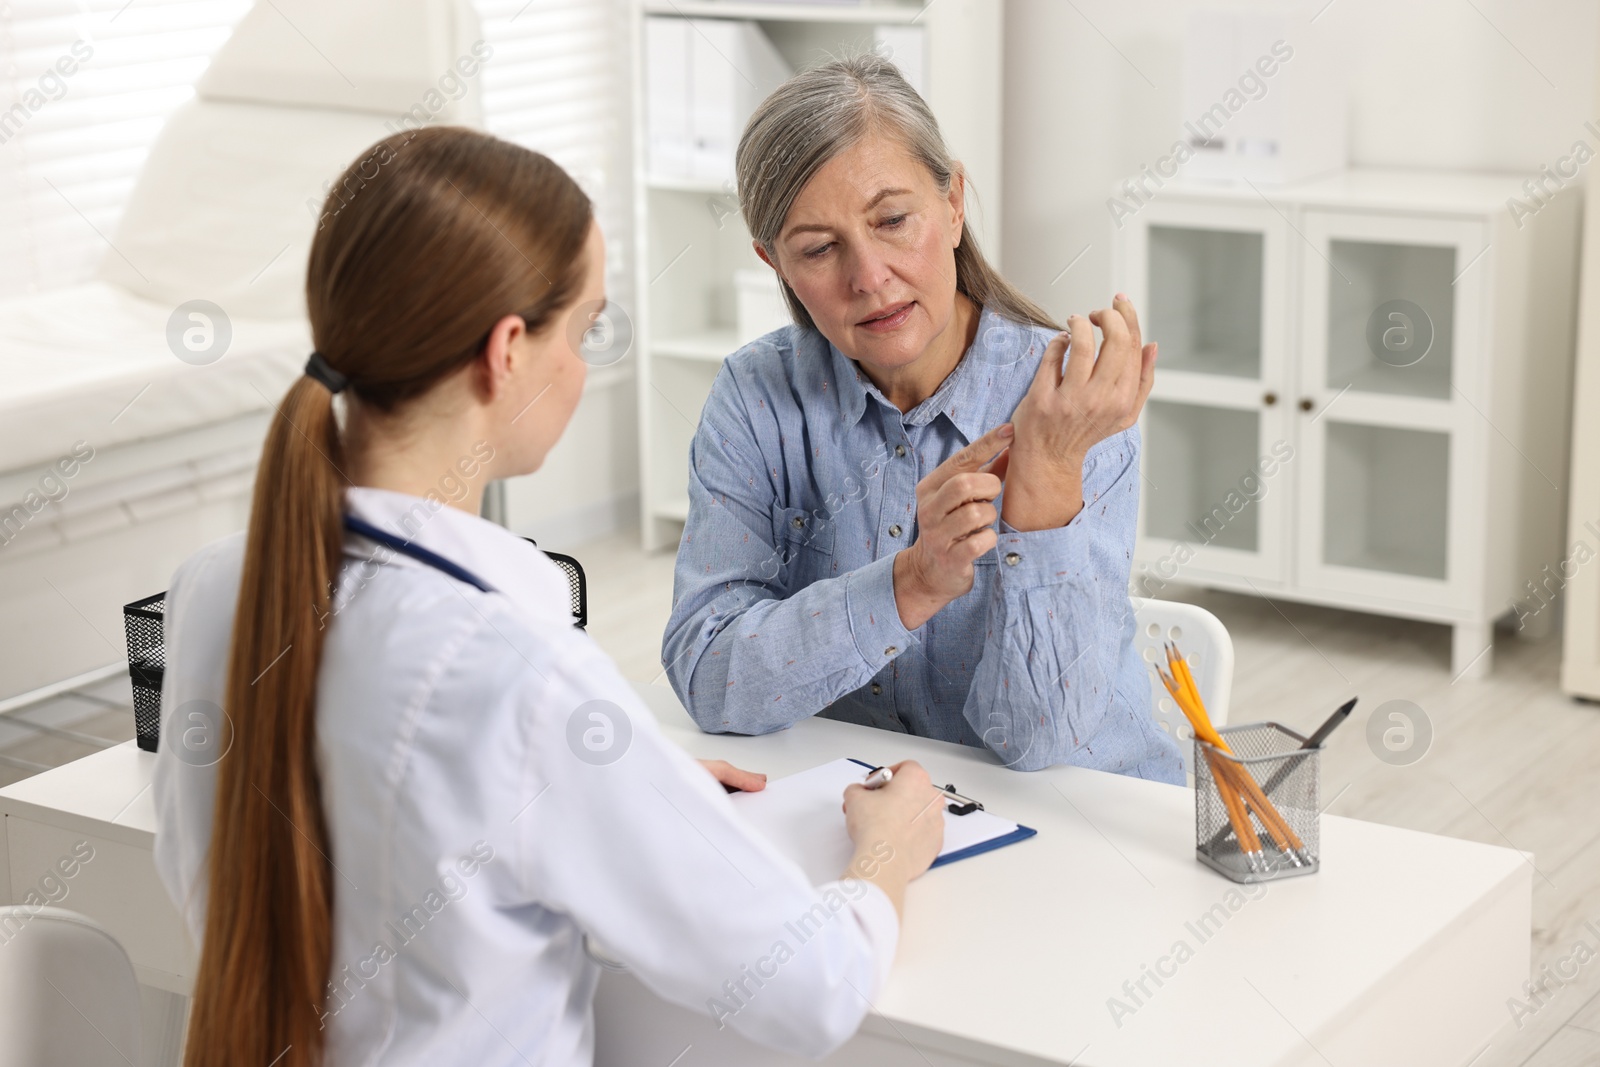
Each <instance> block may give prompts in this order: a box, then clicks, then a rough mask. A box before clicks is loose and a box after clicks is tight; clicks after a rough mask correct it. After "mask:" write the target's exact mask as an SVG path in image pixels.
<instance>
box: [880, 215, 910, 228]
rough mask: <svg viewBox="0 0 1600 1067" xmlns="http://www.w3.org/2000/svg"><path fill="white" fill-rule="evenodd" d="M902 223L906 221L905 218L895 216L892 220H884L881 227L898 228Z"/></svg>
mask: <svg viewBox="0 0 1600 1067" xmlns="http://www.w3.org/2000/svg"><path fill="white" fill-rule="evenodd" d="M904 221H906V217H905V216H904V215H896V216H894V217H893V218H888V219H884V220H883V222H882V223H881V225H884V226H898V225H900V224H901V223H902V222H904Z"/></svg>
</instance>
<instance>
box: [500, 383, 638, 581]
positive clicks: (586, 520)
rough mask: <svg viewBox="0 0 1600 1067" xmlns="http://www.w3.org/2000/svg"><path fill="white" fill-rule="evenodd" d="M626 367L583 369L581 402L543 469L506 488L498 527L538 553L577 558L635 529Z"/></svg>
mask: <svg viewBox="0 0 1600 1067" xmlns="http://www.w3.org/2000/svg"><path fill="white" fill-rule="evenodd" d="M631 363H632V357H631V356H629V357H627V358H626V359H624V360H623V362H622V363H620V364H618V365H617V366H616V367H608V368H599V369H591V370H590V371H589V382H588V384H587V385H586V386H585V388H584V392H583V399H582V400H580V401H579V402H578V408H577V410H576V411H574V412H573V413H572V421H571V422H570V423H568V424H567V430H566V433H564V434H562V435H561V440H560V441H557V442H556V446H555V447H554V448H552V449H551V450H550V454H549V455H548V456H546V457H545V461H544V466H543V467H541V468H540V469H539V470H537V471H535V472H534V473H532V474H529V475H525V476H524V477H521V478H511V479H509V480H508V481H507V482H506V510H507V513H508V514H507V517H506V525H507V526H509V527H510V528H511V529H513V530H515V531H516V532H517V533H519V534H522V535H523V536H524V537H532V538H533V539H534V540H535V541H538V542H539V544H540V546H541V547H543V548H548V549H551V550H552V551H557V552H561V551H565V552H569V553H576V554H579V555H580V557H581V551H579V550H580V549H581V546H582V545H583V543H584V542H585V541H588V540H591V539H594V538H599V537H605V536H606V535H608V534H611V533H615V532H616V531H618V530H622V529H626V528H628V527H632V526H637V525H638V522H639V431H638V424H639V420H638V400H637V396H638V394H637V392H636V391H635V383H634V378H633V374H632V372H631ZM536 412H537V409H534V411H533V412H530V413H529V417H530V418H531V417H532V416H533V414H535V413H536Z"/></svg>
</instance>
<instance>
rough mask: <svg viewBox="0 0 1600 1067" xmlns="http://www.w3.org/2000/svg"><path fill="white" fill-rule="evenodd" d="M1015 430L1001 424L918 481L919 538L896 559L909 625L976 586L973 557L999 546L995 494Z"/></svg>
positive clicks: (897, 593) (898, 601)
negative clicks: (995, 524) (997, 543)
mask: <svg viewBox="0 0 1600 1067" xmlns="http://www.w3.org/2000/svg"><path fill="white" fill-rule="evenodd" d="M1012 434H1013V429H1012V425H1011V424H1010V423H1006V424H1005V425H1003V426H996V427H995V428H994V429H992V430H990V431H989V432H988V433H986V434H984V435H983V436H982V437H980V438H978V439H977V440H976V441H974V442H972V443H971V444H970V445H968V446H967V447H966V448H963V449H962V450H961V451H959V452H957V453H956V454H955V455H953V456H951V457H950V458H949V459H947V460H945V461H944V462H943V463H941V464H939V465H938V466H937V467H935V468H933V470H932V471H930V472H928V476H927V477H926V478H924V479H922V481H920V482H918V483H917V540H916V543H915V544H913V545H912V546H911V547H910V548H907V549H902V550H901V551H900V553H899V554H898V555H896V556H895V558H894V601H895V606H896V607H897V608H899V609H900V621H901V623H903V624H904V625H905V628H906V629H908V630H915V629H916V628H917V627H919V626H921V625H922V624H923V623H925V622H927V621H928V620H929V619H931V618H933V616H934V615H935V614H937V613H938V611H939V609H941V608H943V607H944V606H945V605H946V604H948V603H950V601H952V600H954V599H956V598H957V597H960V596H965V595H966V594H967V592H968V591H970V590H971V589H972V580H973V574H972V561H973V560H975V559H977V558H978V557H979V556H981V555H983V554H984V553H985V552H987V551H989V550H990V549H992V548H993V547H994V546H995V536H996V535H995V531H994V521H995V519H996V518H998V517H999V512H997V511H996V510H995V507H994V498H995V497H997V496H999V495H1000V489H1001V486H1002V485H1003V484H1004V480H1005V477H1006V463H1007V460H1008V459H1009V457H1010V453H1009V452H1008V451H1007V447H1008V446H1009V445H1011V443H1012ZM1007 495H1008V496H1009V495H1010V494H1007Z"/></svg>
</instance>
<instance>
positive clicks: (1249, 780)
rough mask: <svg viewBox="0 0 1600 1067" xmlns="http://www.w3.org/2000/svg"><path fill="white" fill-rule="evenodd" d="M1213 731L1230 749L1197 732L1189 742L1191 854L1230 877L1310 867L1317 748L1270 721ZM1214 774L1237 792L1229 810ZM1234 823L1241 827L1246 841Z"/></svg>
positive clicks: (1313, 863) (1315, 861)
mask: <svg viewBox="0 0 1600 1067" xmlns="http://www.w3.org/2000/svg"><path fill="white" fill-rule="evenodd" d="M1217 732H1218V733H1219V734H1221V735H1222V738H1223V740H1224V741H1226V742H1227V743H1228V747H1229V748H1230V749H1232V750H1233V751H1232V753H1231V754H1230V753H1227V752H1223V751H1222V750H1221V749H1217V748H1213V747H1212V746H1211V745H1208V744H1206V743H1205V742H1204V741H1201V740H1200V739H1199V738H1196V739H1195V742H1194V832H1195V855H1196V856H1197V857H1198V858H1199V859H1200V862H1201V863H1204V864H1206V865H1207V866H1208V867H1211V868H1213V869H1214V870H1216V871H1217V872H1218V873H1220V874H1222V875H1223V876H1224V877H1226V878H1230V879H1232V880H1233V881H1235V882H1269V881H1273V880H1275V879H1278V878H1292V877H1294V876H1295V875H1300V874H1313V873H1315V872H1316V870H1317V868H1318V866H1319V865H1320V862H1321V861H1320V856H1321V849H1322V841H1321V837H1320V835H1319V833H1318V823H1319V821H1320V820H1319V817H1318V816H1319V813H1320V812H1321V810H1322V805H1321V803H1320V798H1321V759H1320V757H1321V754H1322V750H1321V749H1317V748H1301V747H1300V746H1301V745H1303V744H1305V740H1306V739H1305V738H1304V737H1301V736H1300V735H1299V734H1297V733H1295V732H1294V731H1293V730H1290V729H1288V728H1287V727H1284V726H1280V725H1278V724H1277V723H1275V722H1258V723H1247V724H1244V725H1240V726H1225V727H1223V728H1221V729H1220V730H1218V731H1217ZM1219 774H1220V777H1221V778H1222V779H1223V780H1224V781H1226V782H1228V783H1230V785H1231V787H1232V788H1231V790H1229V791H1230V792H1232V793H1233V794H1235V795H1236V796H1238V797H1240V798H1242V799H1241V802H1240V804H1239V805H1238V806H1235V808H1234V813H1233V815H1231V816H1230V812H1229V808H1230V803H1229V801H1228V800H1227V799H1225V797H1224V790H1223V789H1219V788H1218V785H1217V780H1218V777H1219ZM1262 800H1265V801H1267V802H1268V803H1267V804H1266V805H1263V804H1261V803H1260V801H1262ZM1241 818H1242V819H1243V820H1244V821H1243V822H1242V823H1241V822H1239V820H1240V819H1241ZM1239 826H1242V827H1244V831H1245V837H1246V841H1245V842H1244V843H1241V841H1240V835H1239V833H1238V829H1237V827H1239ZM1251 835H1253V836H1254V838H1255V840H1254V841H1251V840H1250V839H1249V838H1250V836H1251ZM1252 845H1253V846H1255V847H1254V848H1252V847H1250V846H1252Z"/></svg>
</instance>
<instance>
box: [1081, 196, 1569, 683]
mask: <svg viewBox="0 0 1600 1067" xmlns="http://www.w3.org/2000/svg"><path fill="white" fill-rule="evenodd" d="M1511 196H1519V197H1525V196H1526V194H1525V193H1524V192H1523V191H1522V190H1521V189H1520V188H1519V186H1518V184H1517V182H1516V180H1515V179H1513V178H1509V177H1500V176H1477V175H1473V176H1468V175H1455V174H1443V173H1441V174H1428V173H1416V172H1385V171H1351V172H1346V173H1343V174H1340V175H1337V176H1334V177H1330V178H1325V179H1320V180H1316V181H1310V182H1304V183H1299V184H1296V185H1291V186H1287V187H1275V188H1270V189H1268V188H1257V187H1252V186H1251V185H1249V184H1244V185H1241V186H1205V185H1199V184H1189V185H1181V184H1170V185H1168V186H1167V187H1165V188H1164V189H1162V190H1161V191H1160V192H1159V193H1158V194H1157V196H1156V197H1154V198H1153V199H1151V200H1149V201H1147V202H1146V203H1145V204H1143V205H1142V206H1141V207H1140V209H1139V210H1138V211H1137V212H1136V213H1135V214H1134V215H1133V216H1131V217H1124V218H1123V219H1122V225H1121V226H1120V228H1118V229H1116V230H1115V232H1114V238H1113V243H1114V248H1115V256H1114V259H1115V268H1114V269H1115V282H1116V284H1117V285H1118V286H1119V287H1121V288H1122V289H1123V290H1125V291H1126V292H1128V293H1129V295H1130V296H1131V297H1132V298H1133V300H1134V302H1135V305H1136V306H1137V307H1139V308H1140V309H1141V313H1142V315H1143V316H1144V321H1145V325H1146V329H1145V334H1146V337H1147V338H1148V339H1150V340H1154V341H1157V342H1159V343H1160V345H1161V356H1160V362H1159V364H1158V366H1157V372H1156V385H1155V389H1154V391H1153V392H1152V394H1151V398H1150V401H1149V404H1148V405H1147V407H1146V410H1145V414H1144V416H1143V420H1142V430H1143V433H1144V437H1145V458H1144V481H1143V484H1142V487H1141V489H1142V507H1141V515H1140V537H1139V547H1138V552H1137V556H1136V560H1135V568H1134V581H1133V588H1134V592H1135V593H1136V594H1138V595H1159V594H1160V591H1161V589H1162V588H1163V587H1164V586H1165V585H1166V584H1168V583H1171V582H1189V583H1194V584H1200V585H1208V586H1214V587H1219V588H1229V589H1236V590H1240V591H1245V592H1254V593H1258V594H1262V595H1266V596H1277V597H1283V598H1287V599H1293V600H1304V601H1311V602H1316V603H1322V604H1328V605H1333V606H1337V607H1344V608H1352V609H1356V610H1363V611H1371V612H1377V613H1382V614H1393V615H1400V616H1406V617H1410V618H1419V619H1428V620H1432V621H1437V622H1442V623H1448V624H1450V625H1452V626H1453V627H1454V628H1455V630H1454V634H1455V638H1454V641H1453V645H1452V648H1453V655H1452V659H1453V670H1454V671H1455V672H1456V673H1458V674H1462V675H1466V676H1481V675H1482V674H1484V673H1486V672H1487V671H1488V668H1489V663H1490V658H1491V654H1490V647H1491V636H1492V623H1493V621H1494V620H1495V619H1496V618H1497V617H1499V616H1501V615H1505V614H1507V613H1508V612H1513V611H1516V610H1517V608H1518V600H1519V598H1520V597H1522V596H1523V595H1524V594H1523V590H1524V587H1525V585H1526V584H1527V582H1528V581H1529V580H1532V579H1536V578H1538V577H1539V575H1540V572H1541V568H1542V567H1543V566H1544V565H1545V564H1546V563H1549V562H1551V561H1555V560H1559V559H1560V552H1561V536H1562V521H1563V510H1564V494H1563V493H1562V491H1561V490H1560V489H1559V488H1558V486H1561V485H1564V484H1565V477H1566V463H1567V452H1566V431H1567V426H1568V409H1569V405H1570V400H1569V395H1570V394H1569V384H1570V372H1571V358H1572V318H1573V306H1574V305H1573V299H1574V292H1575V270H1576V227H1577V200H1576V198H1575V197H1574V196H1572V195H1571V194H1566V193H1563V194H1560V195H1558V196H1556V197H1555V198H1554V199H1551V200H1550V201H1549V202H1548V203H1547V204H1546V205H1545V206H1544V207H1542V208H1541V209H1539V210H1538V211H1537V212H1536V213H1535V215H1534V216H1533V217H1532V218H1528V217H1523V218H1522V219H1521V220H1520V226H1519V222H1518V219H1517V218H1516V217H1514V216H1513V214H1512V212H1511V211H1510V210H1508V204H1507V198H1508V197H1511ZM1522 615H1523V613H1522V612H1518V616H1519V617H1522Z"/></svg>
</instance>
